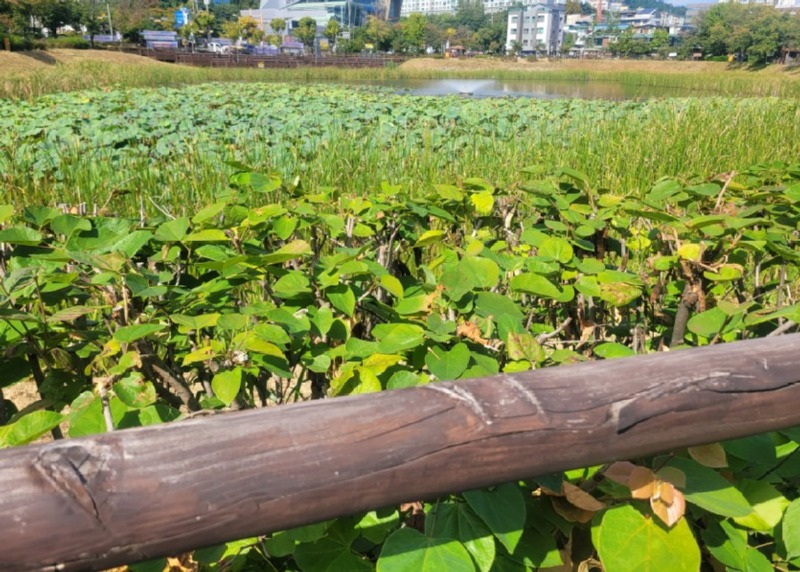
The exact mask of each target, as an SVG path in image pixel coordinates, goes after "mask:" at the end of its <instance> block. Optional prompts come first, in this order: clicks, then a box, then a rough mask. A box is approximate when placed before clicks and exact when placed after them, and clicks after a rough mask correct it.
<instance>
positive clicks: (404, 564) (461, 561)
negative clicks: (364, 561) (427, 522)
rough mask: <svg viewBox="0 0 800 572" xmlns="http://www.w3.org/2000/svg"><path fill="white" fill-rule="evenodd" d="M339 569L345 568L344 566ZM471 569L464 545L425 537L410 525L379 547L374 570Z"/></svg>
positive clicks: (467, 571)
mask: <svg viewBox="0 0 800 572" xmlns="http://www.w3.org/2000/svg"><path fill="white" fill-rule="evenodd" d="M340 570H344V569H343V568H342V569H340ZM444 570H447V572H474V571H475V565H474V564H473V563H472V559H471V558H470V556H469V552H467V549H466V548H464V545H463V544H461V543H460V542H458V541H457V540H452V539H449V538H428V537H427V536H425V535H423V534H421V533H420V532H418V531H417V530H414V529H413V528H401V529H400V530H398V531H396V532H394V533H392V535H391V536H389V538H387V539H386V542H385V543H384V545H383V548H382V549H381V555H380V558H378V567H377V572H442V571H444Z"/></svg>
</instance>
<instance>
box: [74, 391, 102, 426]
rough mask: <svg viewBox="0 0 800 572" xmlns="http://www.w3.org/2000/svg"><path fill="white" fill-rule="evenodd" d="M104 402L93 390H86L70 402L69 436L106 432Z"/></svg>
mask: <svg viewBox="0 0 800 572" xmlns="http://www.w3.org/2000/svg"><path fill="white" fill-rule="evenodd" d="M105 430H106V423H105V420H104V419H103V404H102V403H101V402H100V398H99V397H97V396H96V395H94V394H93V393H92V392H91V391H84V392H83V393H81V394H80V395H79V396H78V397H76V398H75V399H74V400H73V401H72V403H71V404H70V410H69V436H70V437H83V436H85V435H94V434H96V433H104V432H105Z"/></svg>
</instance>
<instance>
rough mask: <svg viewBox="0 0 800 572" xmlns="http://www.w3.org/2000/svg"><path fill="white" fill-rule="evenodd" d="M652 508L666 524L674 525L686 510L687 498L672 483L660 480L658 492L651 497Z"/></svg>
mask: <svg viewBox="0 0 800 572" xmlns="http://www.w3.org/2000/svg"><path fill="white" fill-rule="evenodd" d="M650 508H652V509H653V514H655V515H656V516H657V517H658V518H660V519H661V521H662V522H663V523H664V524H666V525H667V526H669V527H672V525H674V524H675V523H676V522H678V521H679V520H680V519H681V517H682V516H683V514H684V512H686V499H684V498H683V493H682V492H681V491H679V490H678V489H676V488H675V487H674V486H672V484H671V483H667V482H663V481H660V482H659V483H658V486H657V492H656V494H654V495H653V496H652V497H651V498H650Z"/></svg>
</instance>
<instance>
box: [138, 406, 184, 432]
mask: <svg viewBox="0 0 800 572" xmlns="http://www.w3.org/2000/svg"><path fill="white" fill-rule="evenodd" d="M180 416H181V412H180V411H178V410H177V409H173V408H172V407H170V406H169V405H164V404H162V403H156V404H155V405H148V406H147V407H145V408H143V409H140V410H139V422H140V423H141V424H142V427H146V426H148V425H158V424H159V423H169V422H170V421H175V420H176V419H178V418H179V417H180Z"/></svg>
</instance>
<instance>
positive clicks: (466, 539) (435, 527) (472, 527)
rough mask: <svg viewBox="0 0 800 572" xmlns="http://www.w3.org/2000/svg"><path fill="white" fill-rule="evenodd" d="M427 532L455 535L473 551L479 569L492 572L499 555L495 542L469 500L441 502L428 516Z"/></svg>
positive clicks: (444, 535)
mask: <svg viewBox="0 0 800 572" xmlns="http://www.w3.org/2000/svg"><path fill="white" fill-rule="evenodd" d="M425 534H426V535H427V536H429V537H431V538H452V539H454V540H458V541H459V542H461V543H462V544H463V545H464V547H465V548H466V549H467V550H468V551H469V553H470V555H471V556H472V558H473V560H475V563H476V564H477V565H478V570H480V571H481V572H488V571H489V570H490V569H491V568H492V563H493V562H494V558H495V542H494V537H493V536H492V531H490V530H489V529H488V528H487V527H486V525H485V524H484V523H483V521H482V520H481V519H480V518H478V515H476V514H475V513H474V512H473V511H472V509H471V508H470V507H469V505H467V504H466V503H461V502H456V503H452V502H441V503H439V504H437V505H436V507H435V509H434V510H433V512H431V514H429V515H427V517H426V519H425Z"/></svg>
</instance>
